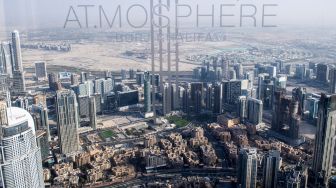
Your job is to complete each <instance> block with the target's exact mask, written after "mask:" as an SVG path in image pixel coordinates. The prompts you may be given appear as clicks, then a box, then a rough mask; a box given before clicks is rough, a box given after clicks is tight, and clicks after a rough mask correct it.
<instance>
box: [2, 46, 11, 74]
mask: <svg viewBox="0 0 336 188" xmlns="http://www.w3.org/2000/svg"><path fill="white" fill-rule="evenodd" d="M10 48H11V46H10V44H8V43H1V44H0V74H8V75H9V76H10V77H11V76H12V73H13V69H12V58H11V54H10V52H11V50H10Z"/></svg>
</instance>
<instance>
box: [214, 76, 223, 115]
mask: <svg viewBox="0 0 336 188" xmlns="http://www.w3.org/2000/svg"><path fill="white" fill-rule="evenodd" d="M211 101H212V100H211ZM212 103H213V113H215V114H221V113H223V85H222V83H217V84H215V85H214V86H213V102H212Z"/></svg>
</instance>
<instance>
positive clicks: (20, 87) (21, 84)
mask: <svg viewBox="0 0 336 188" xmlns="http://www.w3.org/2000/svg"><path fill="white" fill-rule="evenodd" d="M12 91H14V92H25V91H26V83H25V79H24V73H23V72H22V71H19V70H15V71H13V89H12Z"/></svg>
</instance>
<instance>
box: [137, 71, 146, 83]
mask: <svg viewBox="0 0 336 188" xmlns="http://www.w3.org/2000/svg"><path fill="white" fill-rule="evenodd" d="M144 76H145V75H144V73H143V72H137V73H136V74H135V78H136V83H137V84H138V85H140V86H142V85H143V84H144Z"/></svg>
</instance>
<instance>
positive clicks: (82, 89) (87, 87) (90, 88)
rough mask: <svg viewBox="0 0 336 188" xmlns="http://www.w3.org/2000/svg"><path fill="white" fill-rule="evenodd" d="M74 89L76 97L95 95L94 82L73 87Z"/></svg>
mask: <svg viewBox="0 0 336 188" xmlns="http://www.w3.org/2000/svg"><path fill="white" fill-rule="evenodd" d="M72 89H73V90H74V91H75V93H76V95H78V96H79V95H80V96H83V95H84V96H89V95H92V94H93V93H94V85H93V82H92V81H86V82H84V83H81V84H79V85H77V86H72Z"/></svg>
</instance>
